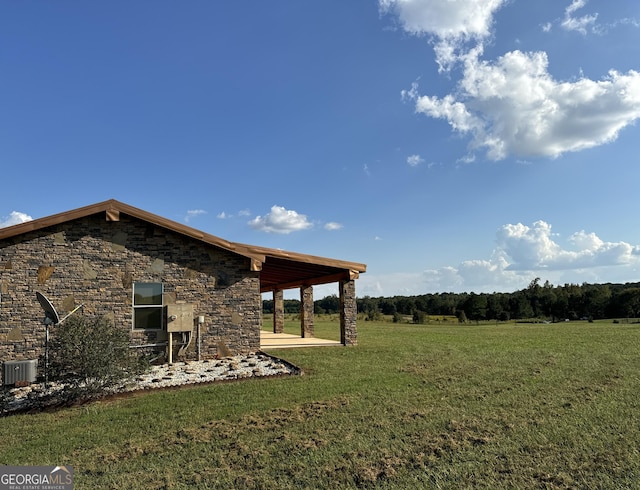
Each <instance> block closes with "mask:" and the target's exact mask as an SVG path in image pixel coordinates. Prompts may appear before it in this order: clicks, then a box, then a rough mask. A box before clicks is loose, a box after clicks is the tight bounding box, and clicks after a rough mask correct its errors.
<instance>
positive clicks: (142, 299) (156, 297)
mask: <svg viewBox="0 0 640 490" xmlns="http://www.w3.org/2000/svg"><path fill="white" fill-rule="evenodd" d="M162 317H163V315H162V283H161V282H134V283H133V328H134V329H136V330H142V329H144V330H147V329H155V330H160V329H162Z"/></svg>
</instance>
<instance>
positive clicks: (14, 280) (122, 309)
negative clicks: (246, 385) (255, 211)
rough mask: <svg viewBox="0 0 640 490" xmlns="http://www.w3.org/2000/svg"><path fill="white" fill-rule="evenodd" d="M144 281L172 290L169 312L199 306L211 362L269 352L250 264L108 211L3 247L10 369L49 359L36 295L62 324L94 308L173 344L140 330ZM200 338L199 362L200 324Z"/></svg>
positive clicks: (1, 301) (1, 289) (1, 300)
mask: <svg viewBox="0 0 640 490" xmlns="http://www.w3.org/2000/svg"><path fill="white" fill-rule="evenodd" d="M134 282H162V283H163V284H164V293H165V295H164V296H165V300H164V301H165V304H170V303H176V302H185V303H191V304H193V312H194V321H197V317H198V315H204V316H205V323H204V325H203V328H202V330H201V340H202V344H201V355H202V358H203V359H207V358H213V357H215V356H216V355H217V354H218V348H219V347H220V348H222V349H224V347H226V348H227V349H229V350H230V351H231V352H232V353H236V352H237V353H246V352H252V351H256V350H258V349H259V348H260V326H261V324H262V298H261V294H260V278H259V272H252V271H251V270H250V261H249V259H248V258H246V257H243V256H240V255H237V254H234V253H232V252H229V251H227V250H224V249H221V248H218V247H214V246H212V245H208V244H205V243H203V242H200V241H198V240H196V239H191V238H189V237H186V236H184V235H181V234H179V233H175V232H172V231H169V230H166V229H163V228H161V227H158V226H155V225H152V224H150V223H147V222H145V221H141V220H138V219H135V218H131V217H128V216H126V215H124V214H122V215H121V218H120V221H113V222H108V221H106V218H105V214H104V213H100V214H96V215H93V216H89V217H85V218H81V219H77V220H74V221H70V222H67V223H63V224H60V225H57V226H52V227H50V228H47V229H43V230H37V231H32V232H28V233H25V234H22V235H20V236H18V237H13V238H8V239H5V240H2V241H0V293H1V296H0V362H3V361H7V360H23V359H36V358H38V356H39V355H40V354H41V353H42V352H43V348H44V337H45V329H44V325H43V319H44V313H43V311H42V308H41V307H40V305H39V303H38V301H37V299H36V295H35V293H36V291H41V292H42V293H43V294H45V295H46V296H47V297H48V298H49V299H50V300H51V302H52V303H53V304H54V306H55V307H56V309H57V310H58V313H59V315H60V316H61V317H63V316H64V315H65V314H66V313H67V312H69V311H71V310H72V309H73V308H74V307H75V306H77V305H79V304H81V303H84V305H85V306H84V315H86V316H87V317H88V318H91V317H95V316H102V315H106V316H108V317H110V318H112V319H113V321H114V322H115V323H116V325H118V326H120V327H121V328H123V329H126V330H127V331H129V332H130V333H131V342H132V345H139V344H147V343H154V342H161V341H164V340H166V333H164V332H160V331H134V330H133V329H132V284H133V283H134ZM77 314H81V313H77ZM52 334H53V328H52ZM193 335H194V339H193V341H192V343H191V346H190V348H189V350H188V351H187V354H186V355H187V357H188V358H191V359H193V358H195V356H196V347H197V346H196V340H197V339H196V338H195V337H196V327H195V323H194V330H193ZM173 340H174V342H180V341H181V335H180V334H174V338H173ZM222 343H224V345H223V344H222ZM161 349H162V348H161Z"/></svg>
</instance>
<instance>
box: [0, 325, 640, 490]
mask: <svg viewBox="0 0 640 490" xmlns="http://www.w3.org/2000/svg"><path fill="white" fill-rule="evenodd" d="M289 327H290V326H288V328H289ZM292 328H295V325H294V326H293V327H292ZM331 332H338V327H337V324H335V323H334V324H331V325H327V324H324V323H323V322H322V321H320V320H319V319H318V321H317V322H316V335H317V336H318V337H321V336H325V335H330V334H331ZM323 334H325V335H323ZM338 334H339V332H338ZM639 336H640V326H638V325H621V324H613V323H606V322H602V323H599V322H597V323H562V324H555V325H543V324H538V325H527V324H519V325H517V326H516V325H514V324H505V325H487V326H453V325H451V326H430V325H395V324H392V323H373V322H360V323H359V346H358V347H355V348H348V347H322V348H308V349H287V350H281V351H279V352H274V354H276V355H278V356H280V357H283V358H285V359H287V360H288V361H291V362H293V363H294V364H296V365H298V366H300V367H302V368H303V369H304V371H305V374H304V375H303V376H299V377H291V378H280V379H253V380H248V381H243V382H238V383H229V384H219V385H210V386H205V387H194V388H186V389H185V388H183V389H178V390H173V391H164V392H156V393H147V394H145V395H143V396H135V397H132V398H126V399H121V400H116V401H110V402H106V403H95V404H91V405H88V406H84V407H78V408H72V409H67V410H63V411H60V412H56V413H45V414H38V415H20V416H13V417H6V418H2V419H0V435H1V436H0V438H1V440H2V444H1V445H0V464H19V465H27V464H29V465H36V464H37V465H73V466H74V469H75V472H76V488H79V489H80V488H145V489H147V488H176V489H187V488H266V489H276V488H277V489H287V488H291V489H294V488H295V489H298V488H374V487H375V488H403V489H404V488H456V489H458V488H491V489H500V488H638V487H639V486H640V422H639V421H640V407H639V402H638V394H639V393H640V355H639V347H640V341H639V338H640V337H639ZM325 338H330V337H325Z"/></svg>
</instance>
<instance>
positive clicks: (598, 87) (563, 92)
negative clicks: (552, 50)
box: [379, 0, 640, 160]
mask: <svg viewBox="0 0 640 490" xmlns="http://www.w3.org/2000/svg"><path fill="white" fill-rule="evenodd" d="M505 4H506V2H505V1H502V0H485V1H481V0H455V1H452V0H380V1H379V5H380V8H381V10H382V11H383V12H386V13H393V14H395V15H397V18H398V19H399V21H400V24H401V26H402V28H403V29H404V30H405V31H406V32H408V33H410V34H414V35H423V34H428V35H430V36H433V37H434V38H435V41H434V42H435V45H434V51H435V55H436V62H437V63H438V64H439V65H440V69H441V70H445V69H446V70H450V69H451V68H452V67H453V66H454V65H455V64H458V63H459V64H460V66H461V68H462V71H461V74H462V75H461V78H460V80H459V82H458V84H457V87H456V90H455V91H453V92H452V93H450V94H447V95H444V96H441V97H439V96H429V95H420V94H419V92H418V85H417V84H416V83H414V84H413V85H412V87H411V89H410V90H405V91H403V92H402V97H403V99H404V100H412V101H413V102H414V103H415V109H416V112H418V113H422V114H425V115H427V116H429V117H432V118H435V119H443V120H445V121H447V122H448V123H449V125H450V126H451V128H452V129H453V131H454V132H458V133H461V134H463V135H466V136H469V137H470V150H472V151H478V150H483V151H486V154H487V157H488V158H489V159H491V160H501V159H504V158H506V157H508V156H515V157H517V158H528V157H551V158H555V157H558V156H560V155H562V154H563V153H565V152H572V151H580V150H584V149H587V148H592V147H595V146H599V145H602V144H605V143H609V142H611V141H614V140H615V139H616V138H617V137H618V134H619V133H620V131H621V130H622V129H623V128H625V127H626V126H628V125H630V124H632V123H634V122H635V121H636V120H637V119H638V118H640V73H639V72H637V71H634V70H630V71H629V72H627V73H619V72H617V71H614V70H611V71H610V72H609V73H608V75H607V76H606V77H604V78H602V79H600V80H590V79H587V78H584V77H581V78H579V79H578V80H576V81H562V80H556V79H554V77H553V76H552V75H551V74H550V73H549V70H548V68H549V61H548V58H547V54H546V53H545V52H522V51H518V50H516V51H511V52H508V53H506V54H504V55H503V56H500V57H499V58H497V59H496V60H495V61H485V60H482V59H481V57H482V55H483V52H484V42H485V41H486V40H487V38H489V36H490V35H491V30H492V25H493V16H494V14H495V13H496V12H497V11H498V10H499V9H500V8H501V7H502V6H503V5H505ZM585 4H586V2H585V1H584V0H574V1H573V2H572V3H571V4H570V5H569V7H568V8H567V9H566V11H565V20H564V21H563V26H564V27H565V28H567V29H573V30H578V31H580V32H583V31H584V30H585V29H586V28H587V27H588V26H594V24H595V20H596V18H597V14H594V15H587V16H583V17H575V15H574V14H575V12H576V11H577V10H578V9H580V8H582V7H583V6H584V5H585ZM548 29H550V25H547V26H546V27H545V30H548Z"/></svg>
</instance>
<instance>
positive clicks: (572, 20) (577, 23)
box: [560, 0, 598, 34]
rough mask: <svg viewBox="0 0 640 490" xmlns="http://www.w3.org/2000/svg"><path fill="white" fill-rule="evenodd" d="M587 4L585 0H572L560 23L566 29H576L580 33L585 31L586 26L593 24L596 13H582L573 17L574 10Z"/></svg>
mask: <svg viewBox="0 0 640 490" xmlns="http://www.w3.org/2000/svg"><path fill="white" fill-rule="evenodd" d="M586 4H587V2H586V0H573V2H571V5H569V6H568V7H567V8H566V10H565V12H564V19H563V21H562V23H561V24H560V25H561V26H562V27H563V28H564V29H566V30H568V31H578V32H580V33H581V34H586V33H587V28H588V27H590V26H595V22H596V19H597V18H598V14H597V13H596V14H592V15H583V16H582V17H574V15H573V14H574V13H575V12H576V10H579V9H581V8H582V7H584V6H585V5H586Z"/></svg>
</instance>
